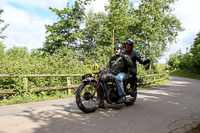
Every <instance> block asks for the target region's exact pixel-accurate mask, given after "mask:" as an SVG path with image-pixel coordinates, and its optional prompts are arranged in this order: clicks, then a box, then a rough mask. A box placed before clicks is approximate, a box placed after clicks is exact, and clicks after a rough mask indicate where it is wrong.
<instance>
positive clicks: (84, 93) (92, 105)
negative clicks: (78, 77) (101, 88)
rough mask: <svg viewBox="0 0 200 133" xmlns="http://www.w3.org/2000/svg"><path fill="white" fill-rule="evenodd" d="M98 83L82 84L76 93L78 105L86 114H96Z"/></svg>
mask: <svg viewBox="0 0 200 133" xmlns="http://www.w3.org/2000/svg"><path fill="white" fill-rule="evenodd" d="M95 87H96V82H87V83H82V84H81V85H80V86H79V87H78V89H77V91H76V104H77V106H78V108H79V109H80V110H81V111H83V112H84V113H92V112H95V111H96V109H97V108H98V105H97V90H96V89H95Z"/></svg>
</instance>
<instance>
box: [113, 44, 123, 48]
mask: <svg viewBox="0 0 200 133" xmlns="http://www.w3.org/2000/svg"><path fill="white" fill-rule="evenodd" d="M116 48H120V49H122V48H123V47H122V45H121V44H115V47H114V49H116Z"/></svg>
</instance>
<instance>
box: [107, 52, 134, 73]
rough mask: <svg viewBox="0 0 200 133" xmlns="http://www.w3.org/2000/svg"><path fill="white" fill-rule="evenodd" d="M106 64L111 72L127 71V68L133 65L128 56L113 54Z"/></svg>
mask: <svg viewBox="0 0 200 133" xmlns="http://www.w3.org/2000/svg"><path fill="white" fill-rule="evenodd" d="M107 66H108V68H110V69H111V73H113V74H118V73H119V72H125V73H127V72H128V68H129V67H133V62H132V61H131V58H130V56H127V55H123V56H120V55H115V56H112V57H111V59H110V61H109V63H108V65H107Z"/></svg>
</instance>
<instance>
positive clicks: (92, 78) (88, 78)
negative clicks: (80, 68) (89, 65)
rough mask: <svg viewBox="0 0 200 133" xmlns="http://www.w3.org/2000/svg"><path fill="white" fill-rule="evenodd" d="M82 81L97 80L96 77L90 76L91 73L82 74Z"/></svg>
mask: <svg viewBox="0 0 200 133" xmlns="http://www.w3.org/2000/svg"><path fill="white" fill-rule="evenodd" d="M82 82H83V83H88V82H95V83H96V82H97V79H95V78H94V77H92V74H85V75H83V76H82Z"/></svg>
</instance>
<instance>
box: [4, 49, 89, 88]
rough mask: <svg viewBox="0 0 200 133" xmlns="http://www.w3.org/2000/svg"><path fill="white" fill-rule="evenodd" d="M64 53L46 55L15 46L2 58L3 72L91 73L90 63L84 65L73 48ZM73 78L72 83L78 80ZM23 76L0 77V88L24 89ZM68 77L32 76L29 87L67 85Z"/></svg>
mask: <svg viewBox="0 0 200 133" xmlns="http://www.w3.org/2000/svg"><path fill="white" fill-rule="evenodd" d="M65 52H66V53H64V55H49V54H46V55H45V56H44V55H43V54H42V53H41V52H40V51H38V50H34V51H32V53H29V52H28V50H27V48H25V47H13V48H10V49H8V50H7V51H6V52H4V54H2V56H4V58H0V73H1V74H67V73H69V74H72V73H90V72H91V69H90V67H91V66H90V65H88V64H86V65H83V63H81V62H80V61H78V59H77V56H72V54H70V53H73V52H72V51H71V50H67V49H66V51H65ZM80 66H81V67H80ZM75 80H77V78H76V79H73V78H72V84H73V83H75V82H77V81H75ZM23 82H24V81H23V79H22V78H0V89H16V90H23V84H24V83H23ZM65 85H66V79H65V78H61V77H57V78H54V77H52V78H30V79H29V84H28V88H35V87H48V86H65Z"/></svg>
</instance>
